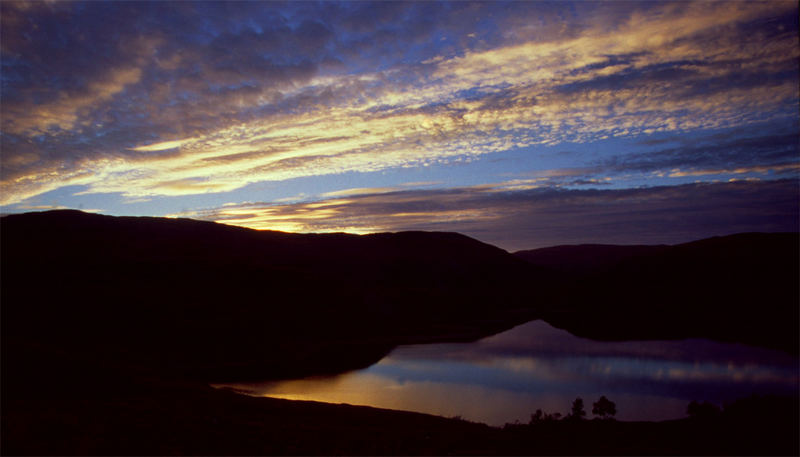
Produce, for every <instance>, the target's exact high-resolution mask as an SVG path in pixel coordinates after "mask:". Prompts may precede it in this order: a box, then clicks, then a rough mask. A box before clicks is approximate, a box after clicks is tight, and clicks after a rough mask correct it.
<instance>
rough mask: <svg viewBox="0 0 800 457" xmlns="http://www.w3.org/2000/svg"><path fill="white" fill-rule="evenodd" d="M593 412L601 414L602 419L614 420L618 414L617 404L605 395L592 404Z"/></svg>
mask: <svg viewBox="0 0 800 457" xmlns="http://www.w3.org/2000/svg"><path fill="white" fill-rule="evenodd" d="M592 414H594V415H595V416H600V418H601V419H609V420H613V419H614V416H615V415H616V414H617V405H616V404H615V403H614V402H613V401H611V400H609V399H608V398H606V397H605V395H603V396H601V397H600V399H599V400H597V401H596V402H594V403H593V404H592Z"/></svg>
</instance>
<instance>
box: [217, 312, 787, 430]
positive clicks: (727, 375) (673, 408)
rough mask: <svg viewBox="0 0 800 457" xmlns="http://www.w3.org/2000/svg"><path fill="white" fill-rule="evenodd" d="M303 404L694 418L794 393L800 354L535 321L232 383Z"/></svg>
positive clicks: (494, 418) (488, 414)
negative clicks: (352, 368) (614, 334)
mask: <svg viewBox="0 0 800 457" xmlns="http://www.w3.org/2000/svg"><path fill="white" fill-rule="evenodd" d="M226 386H230V387H235V388H237V389H243V390H247V391H250V392H252V394H253V395H263V396H269V397H277V398H288V399H296V400H314V401H323V402H330V403H349V404H354V405H369V406H375V407H380V408H390V409H402V410H409V411H419V412H424V413H430V414H438V415H442V416H461V417H463V418H465V419H469V420H473V421H478V422H485V423H488V424H490V425H502V424H504V423H506V422H513V421H515V420H519V421H521V422H527V421H528V419H529V418H530V414H531V413H532V412H533V411H535V410H536V409H537V408H541V409H543V410H545V411H546V412H560V413H562V414H563V413H566V412H567V411H568V410H569V408H570V405H571V403H572V400H573V399H574V398H575V397H578V396H580V397H583V399H584V402H585V403H586V404H587V413H588V414H589V417H591V404H592V402H594V401H595V400H597V399H598V398H599V397H600V396H601V395H605V396H607V397H608V398H610V399H611V400H612V401H614V402H615V403H616V404H617V411H618V413H617V418H619V419H621V420H664V419H675V418H680V417H685V412H686V405H687V404H688V403H689V401H691V400H695V399H696V400H705V401H711V402H714V403H717V404H722V403H724V402H727V401H732V400H734V399H737V398H742V397H745V396H748V395H751V394H754V393H757V394H783V395H794V394H796V393H797V391H798V359H797V358H796V357H792V356H790V355H788V354H784V353H781V352H777V351H771V350H767V349H760V348H754V347H748V346H743V345H738V344H724V343H716V342H712V341H707V340H684V341H637V342H597V341H591V340H586V339H582V338H577V337H575V336H572V335H570V334H569V333H567V332H565V331H563V330H558V329H555V328H553V327H551V326H550V325H548V324H547V323H545V322H543V321H533V322H529V323H527V324H523V325H520V326H518V327H515V328H513V329H511V330H509V331H507V332H504V333H501V334H498V335H495V336H492V337H489V338H485V339H483V340H480V341H477V342H475V343H459V344H430V345H414V346H402V347H399V348H397V349H395V350H394V351H393V352H392V353H391V354H389V355H388V356H387V357H385V358H384V359H383V360H381V361H380V362H378V363H377V364H375V365H373V366H371V367H369V368H367V369H364V370H361V371H356V372H351V373H346V374H343V375H339V376H334V377H324V378H310V379H302V380H295V381H284V382H270V383H248V384H227V385H226ZM217 387H222V386H217Z"/></svg>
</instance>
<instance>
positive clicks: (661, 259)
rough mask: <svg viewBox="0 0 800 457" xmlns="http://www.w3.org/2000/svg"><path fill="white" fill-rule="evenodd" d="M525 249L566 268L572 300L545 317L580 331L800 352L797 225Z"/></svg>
mask: <svg viewBox="0 0 800 457" xmlns="http://www.w3.org/2000/svg"><path fill="white" fill-rule="evenodd" d="M515 255H516V256H517V257H519V258H522V259H525V260H527V261H528V262H530V263H531V264H532V265H536V266H538V267H541V268H550V269H553V270H554V271H559V272H561V273H563V275H564V276H563V278H564V281H565V283H564V284H563V285H562V287H563V299H562V300H560V301H559V304H558V307H557V308H554V309H551V310H549V311H548V312H546V313H544V314H543V318H544V319H545V320H547V321H548V322H549V323H550V324H552V325H555V326H558V327H561V328H565V329H567V330H569V331H570V332H572V333H574V334H576V335H580V336H584V337H590V338H596V339H610V340H614V339H660V338H669V339H672V338H688V337H706V338H713V339H717V340H721V341H735V342H741V343H748V344H754V345H760V346H766V347H771V348H776V349H781V350H784V351H787V352H790V353H793V354H797V353H798V348H799V347H800V340H799V339H798V325H797V323H798V322H800V312H799V311H798V306H797V305H798V303H800V237H798V234H796V233H773V234H765V233H743V234H737V235H730V236H724V237H714V238H709V239H705V240H699V241H694V242H691V243H684V244H679V245H675V246H663V245H662V246H608V245H581V246H557V247H552V248H545V249H538V250H532V251H520V252H517V253H515Z"/></svg>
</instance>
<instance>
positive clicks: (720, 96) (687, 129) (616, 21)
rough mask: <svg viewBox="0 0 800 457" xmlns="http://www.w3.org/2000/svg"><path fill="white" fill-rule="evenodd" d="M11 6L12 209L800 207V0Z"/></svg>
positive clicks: (538, 220)
mask: <svg viewBox="0 0 800 457" xmlns="http://www.w3.org/2000/svg"><path fill="white" fill-rule="evenodd" d="M0 7H1V8H2V50H1V52H2V54H1V56H2V67H3V71H2V81H3V84H2V105H1V106H2V125H0V129H1V132H2V135H1V136H0V142H1V143H0V146H1V148H0V151H2V152H1V153H2V155H0V159H1V162H0V166H2V169H1V171H2V174H1V175H0V203H1V204H2V205H3V206H2V210H3V211H4V212H6V213H9V212H22V211H29V210H31V209H39V208H59V207H71V208H85V209H92V210H97V211H99V212H103V213H106V214H117V215H155V216H167V215H170V216H181V217H193V218H202V219H209V220H215V221H219V222H224V223H228V224H235V225H243V226H247V227H252V228H258V229H275V230H287V231H319V232H329V231H348V232H354V233H369V232H373V231H397V230H406V229H425V230H451V231H461V232H463V233H466V234H468V235H471V236H475V237H477V238H479V239H481V240H483V241H487V242H490V243H495V244H497V245H499V246H501V247H504V248H507V249H510V248H520V249H521V248H530V247H536V246H542V245H546V244H551V243H556V244H557V243H565V242H588V241H596V242H614V241H615V240H614V239H612V238H613V236H614V234H618V235H619V236H620V237H622V236H624V237H626V239H627V240H629V242H653V241H655V242H679V241H686V240H689V239H696V238H700V237H702V236H710V235H715V234H722V233H732V232H735V231H754V230H760V231H785V230H796V229H797V228H798V227H797V226H798V205H797V195H798V173H800V151H799V150H798V132H800V127H799V124H798V114H797V106H798V103H799V102H800V98H799V96H798V82H799V78H798V57H800V48H798V46H797V36H798V19H797V17H798V10H797V3H796V2H790V1H786V2H784V1H770V2H739V1H737V2H705V1H700V2H676V3H671V2H642V3H635V2H613V3H590V2H578V3H545V2H515V3H499V2H486V3H466V2H454V3H447V2H443V3H431V2H424V3H412V2H399V3H393V2H379V3H367V2H354V3H348V2H342V3H334V2H322V3H307V2H300V3H289V4H275V3H261V2H248V3H235V4H228V3H221V2H211V3H200V2H157V3H139V2H126V3H117V2H109V3H102V2H88V3H81V2H70V3H67V2H14V1H9V2H3V3H2V5H1V6H0ZM100 18H102V19H100ZM642 199H645V200H647V199H649V200H650V201H653V202H656V203H653V204H654V205H656V206H657V207H658V208H660V209H661V210H662V211H664V213H663V214H667V213H669V217H664V222H663V224H662V225H659V224H650V225H649V226H645V225H644V224H638V223H637V221H638V219H637V216H636V214H637V211H639V209H637V208H640V207H641V202H642V201H643V200H642ZM686 199H688V200H691V201H695V202H707V203H706V204H707V206H708V208H707V209H708V211H710V212H711V214H710V215H705V214H704V213H703V212H702V211H698V210H697V209H696V208H695V209H692V208H688V207H687V206H686V204H685V203H684V202H685V201H686ZM637 205H638V206H637ZM612 207H613V208H612ZM564 208H566V209H567V210H568V211H567V213H566V214H565V213H564V212H563V211H561V209H564ZM722 214H724V215H725V217H722V216H721V215H722ZM591 215H595V216H597V217H598V218H599V219H596V220H598V221H599V222H593V220H592V218H591V217H589V216H591ZM715 215H719V216H720V217H716V216H715ZM556 218H559V220H558V221H555V219H556ZM564 218H574V219H575V223H576V224H577V225H574V226H570V227H571V228H570V230H568V231H564V230H561V231H560V232H559V227H561V226H562V225H563V224H567V223H568V222H569V221H566V220H565V219H564ZM578 221H582V222H578ZM670 221H671V222H670ZM512 231H514V232H518V233H519V235H514V236H512V235H511V234H510V233H511V232H512Z"/></svg>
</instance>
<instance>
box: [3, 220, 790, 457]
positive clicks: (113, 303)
mask: <svg viewBox="0 0 800 457" xmlns="http://www.w3.org/2000/svg"><path fill="white" fill-rule="evenodd" d="M780 244H781V247H778V248H776V249H778V250H783V249H785V248H786V247H785V246H784V245H783V242H780ZM723 251H725V250H724V249H723ZM759 252H763V247H759V248H758V252H755V253H754V254H753V255H754V256H756V257H758V255H760V254H759ZM0 255H1V256H2V257H1V258H0V264H1V265H0V286H1V287H0V300H1V302H0V303H1V307H0V327H1V328H0V338H1V339H2V341H0V351H1V352H2V353H1V354H0V381H2V382H0V393H1V397H0V413H1V414H2V430H1V431H0V446H1V447H2V448H1V449H0V451H1V453H2V454H3V455H13V454H248V455H253V454H270V453H276V454H356V453H361V454H445V453H455V454H498V453H499V454H504V453H506V454H528V453H545V454H554V453H565V454H576V453H592V452H595V450H598V449H601V450H603V452H608V453H612V454H621V453H632V454H643V453H667V454H678V453H683V454H686V453H688V454H696V453H698V449H701V450H709V452H717V453H726V454H729V453H746V454H749V453H753V452H752V450H753V449H766V450H767V451H766V452H767V453H770V452H772V453H787V452H785V451H786V450H787V449H788V450H789V452H788V453H796V446H795V445H796V442H797V440H794V439H793V438H794V435H793V434H791V433H787V432H786V431H785V430H784V429H785V428H786V427H787V424H788V425H789V427H790V428H789V429H790V430H791V429H792V427H794V422H793V421H792V419H791V418H792V417H794V418H796V416H797V415H796V413H794V409H791V408H795V407H796V402H794V403H790V408H789V411H790V412H789V414H788V415H787V414H785V413H780V414H779V415H777V416H776V415H775V414H773V413H769V414H767V415H766V416H768V418H769V419H770V420H763V418H759V417H756V419H755V420H753V418H752V417H751V418H748V419H747V420H739V419H737V420H735V421H734V422H731V423H727V422H724V421H723V422H720V421H716V422H713V423H712V424H705V425H704V424H702V423H698V422H679V423H678V425H674V424H673V425H669V424H618V425H608V426H606V425H588V426H584V425H574V424H572V425H570V424H568V423H564V424H563V425H562V424H561V423H559V424H558V425H556V426H555V427H557V429H556V430H550V431H546V433H545V432H543V430H545V429H543V428H530V429H524V430H523V429H514V428H511V429H508V430H500V429H492V428H489V427H486V426H483V425H479V424H470V423H466V422H463V421H457V420H448V419H443V418H434V417H430V416H425V415H420V414H411V413H399V412H392V411H384V410H375V409H371V408H357V407H349V406H341V405H321V404H314V403H303V402H289V401H280V400H271V399H255V398H250V397H245V396H240V395H235V394H232V393H230V392H224V391H215V390H213V389H211V388H209V387H208V386H207V383H209V382H224V381H243V380H247V379H269V378H289V377H297V376H304V375H309V374H321V373H331V372H342V371H346V370H348V369H352V368H356V367H360V366H365V365H368V364H370V363H373V362H375V361H377V360H378V359H380V358H381V357H382V356H383V355H384V354H386V353H387V352H388V351H389V350H391V348H393V347H394V346H395V345H397V344H401V343H414V342H425V341H436V340H469V339H475V338H478V337H481V336H484V335H488V334H491V333H494V332H497V331H500V330H503V329H505V328H507V327H509V326H511V325H514V324H516V323H520V322H523V321H525V320H528V319H531V318H534V317H537V316H547V317H548V318H549V319H553V320H554V321H555V322H556V323H557V324H558V323H561V325H563V326H566V327H567V328H569V329H575V331H576V332H587V333H590V334H593V335H594V334H596V336H599V337H609V335H610V336H611V337H614V338H625V337H628V336H630V335H634V336H635V335H639V334H641V335H642V336H648V337H649V336H652V335H646V334H644V333H645V332H644V330H642V329H648V328H655V329H656V330H658V329H659V327H657V326H653V325H652V323H651V322H650V321H649V320H647V319H650V318H649V317H648V316H649V315H647V314H646V313H640V314H631V315H630V316H629V317H628V318H627V320H626V319H625V318H624V315H622V314H620V310H621V309H624V307H620V306H617V305H618V304H619V303H622V304H625V306H629V307H633V306H634V304H638V305H641V304H642V303H641V301H636V300H633V298H632V299H631V300H629V301H626V300H622V301H617V300H615V299H614V298H615V297H616V296H617V295H615V294H618V292H619V291H618V289H615V288H612V287H610V286H604V285H603V284H602V282H603V281H617V282H616V283H615V284H617V285H619V284H627V281H629V280H630V279H625V280H624V281H623V280H622V279H619V278H617V279H615V278H614V277H613V276H607V277H601V276H596V277H593V279H592V278H589V279H586V277H583V276H582V278H583V279H580V280H579V281H584V280H585V281H588V282H575V281H576V280H575V279H574V278H572V276H571V275H565V274H564V270H561V272H559V271H557V269H554V270H547V269H545V268H544V267H537V266H533V265H530V264H528V263H527V262H525V261H523V260H521V259H519V258H517V257H514V256H512V255H510V254H508V253H506V252H505V251H502V250H500V249H497V248H495V247H492V246H489V245H486V244H483V243H480V242H478V241H476V240H473V239H470V238H468V237H465V236H462V235H458V234H453V233H422V232H409V233H396V234H378V235H369V236H353V235H344V234H331V235H296V234H287V233H280V232H257V231H253V230H247V229H242V228H237V227H229V226H224V225H219V224H213V223H208V222H199V221H191V220H165V219H157V218H115V217H108V216H99V215H91V214H84V213H80V212H76V211H57V212H46V213H32V214H24V215H13V216H6V217H3V218H2V219H0ZM680 255H684V254H680ZM685 256H688V257H680V256H679V257H678V258H677V259H675V260H672V261H673V262H678V264H677V265H678V266H679V267H680V268H687V269H691V268H694V267H691V266H689V267H687V266H686V265H684V263H686V262H689V263H691V262H694V261H695V260H696V258H698V257H696V256H695V254H694V253H692V252H689V253H688V254H685ZM693 256H694V257H693ZM740 260H741V259H739V258H734V259H726V260H725V261H724V262H722V264H721V265H720V268H723V270H720V271H730V270H731V269H735V268H737V267H740V266H742V264H741V263H736V262H739V261H740ZM659 262H660V261H659ZM668 264H669V262H668ZM659 265H660V264H659ZM744 266H746V267H747V271H751V270H753V265H744ZM615 268H616V267H615ZM620 268H622V267H620ZM640 268H641V267H639V266H635V267H629V268H628V270H626V269H624V268H623V269H621V270H614V271H617V272H618V273H617V274H628V275H631V276H628V277H626V278H635V281H638V283H636V284H633V285H631V284H628V286H630V287H631V290H632V291H634V292H631V293H630V297H634V298H635V297H636V296H637V294H638V293H640V292H637V291H639V290H640V289H641V291H645V290H646V289H647V288H648V287H653V285H654V284H655V285H658V284H660V283H659V282H658V279H657V277H656V276H653V275H652V274H650V275H648V274H646V270H643V271H645V272H642V271H639V269H640ZM758 268H765V271H766V272H771V271H772V270H770V268H771V267H764V266H763V265H761V264H760V263H759V264H758ZM787 268H788V269H789V273H788V274H791V273H792V272H793V271H794V270H792V268H796V265H795V266H793V265H787ZM631 269H632V270H633V271H630V270H631ZM608 271H611V270H608ZM652 271H658V270H651V272H652ZM593 274H594V273H593ZM598 274H599V273H598ZM603 274H610V273H603ZM637 274H638V275H639V276H636V275H637ZM769 274H771V273H769ZM769 274H768V273H764V277H763V278H760V279H758V281H767V280H770V278H771V276H769ZM744 276H745V277H748V278H752V276H747V275H744ZM736 278H737V280H741V279H742V278H740V277H738V276H737V277H736ZM780 280H781V281H785V280H787V276H786V275H784V276H781V277H780ZM620 281H622V282H620ZM793 281H796V276H795V277H794V278H793V279H792V280H790V281H788V283H789V284H796V282H793ZM587 284H588V285H589V286H591V287H593V288H589V289H586V291H585V292H581V290H580V287H583V286H584V285H587ZM648 284H650V286H648ZM692 284H693V283H692ZM734 284H735V283H734ZM672 286H673V287H675V290H684V291H685V290H687V289H686V288H685V287H684V286H683V285H682V284H673V285H672ZM603 287H605V289H604V288H603ZM637 287H638V288H640V289H636V288H637ZM687 287H690V286H687ZM781 290H782V291H783V290H784V289H781ZM596 293H599V295H595V294H596ZM769 293H770V292H766V294H767V297H769V295H768V294H769ZM581 294H584V295H581ZM782 294H783V292H780V294H779V296H783V295H782ZM652 295H653V294H650V295H648V296H652ZM532 297H535V298H532ZM593 297H594V298H595V301H593V302H592V301H590V300H589V299H591V298H593ZM596 297H604V298H602V299H597V298H596ZM776 297H777V296H776ZM790 298H791V297H790ZM584 302H587V303H591V304H592V305H593V306H583V305H582V304H583V303H584ZM654 303H659V302H658V301H657V300H656V301H654ZM665 303H666V302H665ZM697 303H700V302H695V305H697ZM781 303H784V302H783V301H781ZM646 305H647V306H649V303H648V304H646ZM714 306H716V305H714ZM737 306H739V305H737ZM781 306H783V305H781ZM750 309H752V308H750ZM776 310H777V311H775V313H767V314H768V316H769V319H775V318H776V317H781V318H784V319H787V317H786V315H782V314H781V313H782V312H783V311H782V310H783V308H782V307H781V308H780V309H778V308H776ZM672 311H674V313H675V315H676V316H683V317H682V318H681V319H678V318H675V319H673V321H674V322H676V323H677V324H678V326H677V327H674V328H668V329H664V328H661V330H664V331H667V332H668V333H669V334H670V335H672V336H675V335H678V336H679V335H681V334H692V335H693V336H704V335H713V334H714V332H713V331H709V328H702V327H697V328H693V327H691V325H689V326H686V325H684V324H685V323H686V322H691V319H687V316H691V315H692V314H691V313H694V312H697V310H694V309H693V308H691V307H687V306H683V307H675V308H672ZM687 313H689V314H687ZM732 315H736V314H735V313H734V314H726V313H723V314H720V315H719V316H718V317H719V320H717V321H716V322H717V323H720V322H721V323H725V322H727V321H726V319H728V318H729V317H730V316H732ZM585 316H591V318H592V319H595V320H594V322H595V323H598V322H600V323H602V322H605V321H603V319H607V317H608V316H620V318H621V319H622V321H623V322H626V323H627V324H626V325H622V326H619V327H618V328H613V329H612V330H613V331H612V330H608V328H606V327H601V328H602V329H604V330H603V331H601V332H597V330H596V329H597V327H596V325H583V324H582V323H584V322H589V321H587V320H586V319H587V318H586V317H585ZM788 316H789V318H791V316H793V315H791V314H789V315H788ZM636 319H639V321H637V320H636ZM791 323H792V324H794V325H796V319H794V320H793V321H792V322H791ZM767 324H768V320H765V321H764V322H763V325H767ZM780 325H781V324H776V326H775V327H774V328H782V327H781V326H780ZM681 326H683V327H681ZM719 327H720V328H722V329H723V330H722V332H723V333H722V334H721V336H722V337H724V338H731V337H733V338H736V335H740V336H741V339H743V340H746V339H747V338H749V336H747V335H743V336H742V334H741V333H739V334H737V333H731V332H730V331H727V333H726V330H724V329H728V327H727V326H726V325H720V326H719ZM631 328H634V329H639V332H638V333H637V332H631V330H630V329H631ZM685 328H690V329H692V330H691V331H685V330H684V329H685ZM734 328H735V327H734ZM712 330H713V329H712ZM795 331H796V329H795ZM613 332H619V333H618V334H614V333H613ZM695 332H699V333H698V334H695ZM761 337H766V338H767V340H768V341H772V340H771V339H769V335H766V336H764V335H761ZM754 342H755V343H759V344H761V343H763V341H754ZM773 409H774V408H773ZM778 409H781V408H778ZM787 416H788V417H789V419H786V417H787ZM776 417H778V419H775V418H776ZM753 424H756V425H757V424H762V425H763V424H768V426H764V427H761V428H762V429H763V430H762V429H754V428H753V427H755V426H756V425H753ZM603 427H606V428H603ZM609 427H610V428H609ZM739 429H741V431H742V433H738V432H736V430H739ZM732 430H733V431H734V433H733V434H734V435H735V436H737V437H739V436H741V437H743V438H742V439H740V440H739V441H736V442H734V441H730V440H729V441H727V442H721V441H719V440H718V439H719V438H720V437H723V436H726V435H728V434H730V433H731V431H732ZM747 430H750V432H751V434H750V435H748V434H747V433H745V431H747ZM576 433H577V434H579V435H580V436H581V437H583V438H582V439H574V437H575V436H576V435H575V434H576ZM753 433H755V435H753ZM547 436H549V437H550V438H545V437H547ZM675 437H679V438H680V439H679V441H678V442H679V443H682V444H678V445H675V444H670V443H673V442H674V440H675V439H676V438H675ZM693 437H694V438H693ZM773 438H774V439H773ZM696 439H700V440H701V441H703V442H704V443H705V444H706V445H708V446H711V447H708V448H706V447H698V446H697V444H696V443H695V441H696ZM681 440H682V441H681ZM580 443H590V444H586V445H583V444H580ZM615 443H625V446H623V447H619V446H618V445H617V444H615ZM770 443H773V444H775V443H777V444H776V445H775V446H777V447H773V448H770V447H768V446H769V445H770ZM787 443H788V444H787ZM615 446H617V447H615ZM748 446H749V447H748ZM770 449H774V450H770Z"/></svg>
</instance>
